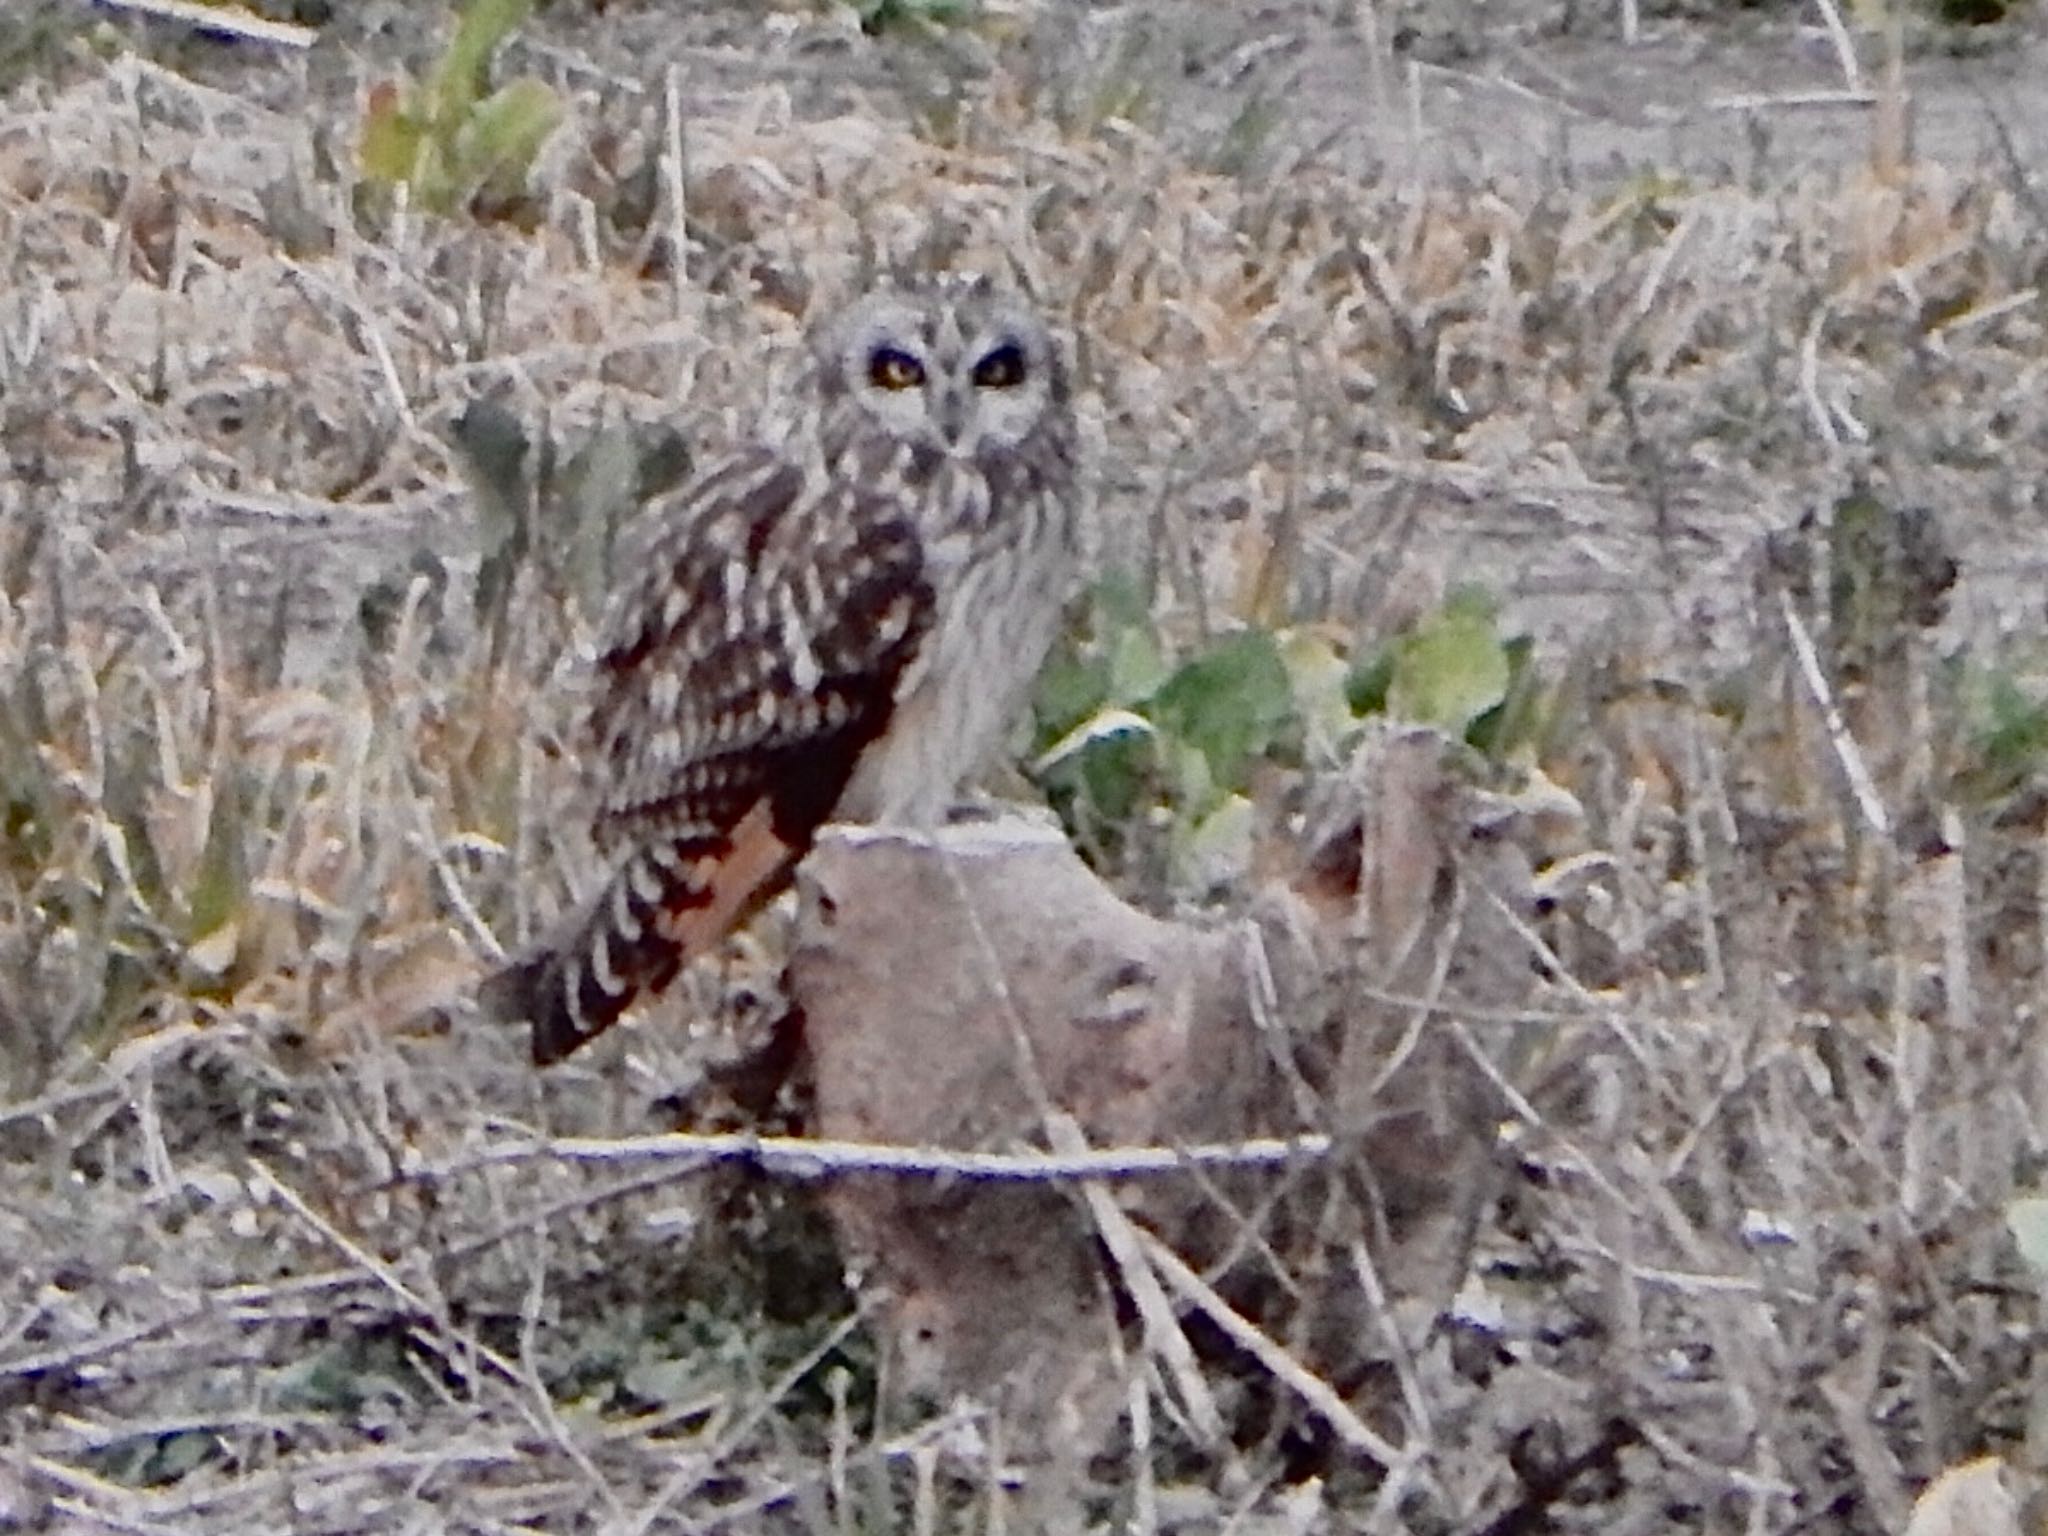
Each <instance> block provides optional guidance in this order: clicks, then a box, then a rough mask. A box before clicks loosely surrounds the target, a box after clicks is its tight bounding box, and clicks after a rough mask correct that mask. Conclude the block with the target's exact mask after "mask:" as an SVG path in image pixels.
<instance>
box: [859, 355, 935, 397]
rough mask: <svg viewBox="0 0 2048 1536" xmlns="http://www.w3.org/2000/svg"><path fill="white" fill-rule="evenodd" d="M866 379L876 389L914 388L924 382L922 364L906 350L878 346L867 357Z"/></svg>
mask: <svg viewBox="0 0 2048 1536" xmlns="http://www.w3.org/2000/svg"><path fill="white" fill-rule="evenodd" d="M868 381H869V382H870V383H872V384H873V385H874V386H875V387H876V388H878V389H915V388H917V386H918V385H920V384H922V383H923V382H924V364H923V363H920V362H919V361H918V360H917V359H916V358H914V357H912V356H911V355H910V354H909V353H908V352H898V351H897V350H896V349H895V348H894V347H878V348H876V350H875V355H874V356H873V357H871V358H869V359H868Z"/></svg>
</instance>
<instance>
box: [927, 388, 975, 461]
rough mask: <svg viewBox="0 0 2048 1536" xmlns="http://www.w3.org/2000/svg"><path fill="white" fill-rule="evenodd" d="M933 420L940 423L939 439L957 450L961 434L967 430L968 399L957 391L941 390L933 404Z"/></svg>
mask: <svg viewBox="0 0 2048 1536" xmlns="http://www.w3.org/2000/svg"><path fill="white" fill-rule="evenodd" d="M932 420H933V421H935V422H936V423H938V428H939V437H940V439H941V440H942V441H943V442H944V443H945V445H946V447H947V448H948V449H949V450H951V449H957V448H958V447H959V446H960V434H961V433H962V432H964V431H965V430H966V428H967V397H966V396H965V395H964V394H963V393H961V391H959V390H957V389H947V390H941V391H940V392H939V397H938V399H937V400H935V401H933V402H932Z"/></svg>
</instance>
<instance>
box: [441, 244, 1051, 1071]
mask: <svg viewBox="0 0 2048 1536" xmlns="http://www.w3.org/2000/svg"><path fill="white" fill-rule="evenodd" d="M1076 481H1077V476H1076V433H1075V426H1074V415H1073V406H1072V402H1071V398H1070V390H1069V382H1068V375H1067V371H1066V365H1065V362H1064V360H1063V358H1062V356H1061V354H1060V350H1059V348H1058V346H1057V345H1056V344H1055V342H1054V339H1053V337H1052V335H1051V333H1050V332H1049V331H1048V329H1047V327H1046V326H1045V324H1044V323H1043V322H1042V321H1041V320H1040V319H1039V317H1038V316H1037V315H1036V314H1035V313H1034V312H1033V311H1032V309H1031V308H1030V307H1029V306H1028V305H1027V304H1026V303H1025V302H1024V300H1023V299H1022V298H1021V297H1020V296H1019V295H1017V294H1016V293H1014V292H1011V291H1009V290H1007V289H1006V288H1004V287H1003V286H1001V285H999V284H997V283H996V282H994V281H992V280H990V279H988V278H985V277H961V276H949V277H944V278H938V279H931V280H926V281H923V282H918V283H912V284H906V285H902V286H891V287H886V288H882V289H879V290H877V291H874V292H872V293H870V294H868V295H867V296H865V297H864V298H862V299H860V300H859V301H858V302H857V303H855V304H853V305H852V306H851V307H850V308H849V309H848V310H847V311H846V312H845V313H844V314H842V315H840V316H838V317H837V318H836V319H834V320H832V321H830V322H828V323H826V324H824V325H822V326H821V327H819V328H818V329H816V330H815V331H814V332H813V334H812V336H811V365H810V368H809V370H808V372H807V373H806V375H805V378H804V382H803V384H802V387H801V393H800V401H799V407H798V409H797V411H796V412H795V414H794V420H793V421H790V422H789V423H788V424H787V430H785V431H783V432H781V433H779V434H776V435H775V436H773V437H772V438H770V437H764V438H763V439H762V440H761V441H758V442H756V443H754V444H752V445H750V446H746V447H742V448H739V449H738V450H736V451H734V452H732V453H730V454H728V455H727V456H725V457H724V458H722V459H720V460H718V461H717V462H716V463H713V464H711V465H710V466H709V467H707V468H706V469H705V470H704V471H703V472H702V473H701V474H699V475H697V476H696V477H695V478H694V479H693V480H692V481H691V482H690V483H688V484H687V485H685V486H683V487H681V488H680V489H678V490H677V491H675V492H673V493H671V494H669V495H667V496H666V497H664V498H662V499H660V500H658V501H656V502H654V503H652V504H650V505H649V507H648V508H647V509H646V510H645V512H644V513H643V515H642V517H641V518H640V520H639V524H638V526H639V528H640V529H643V530H645V532H644V533H643V534H642V535H641V539H642V542H641V543H640V545H639V554H638V557H637V558H636V559H635V560H634V561H633V562H632V563H631V568H630V576H629V580H628V582H627V584H626V585H625V586H624V587H623V588H622V589H621V590H620V592H619V593H618V595H617V598H616V601H615V602H614V604H613V606H612V608H611V611H610V613H609V614H608V615H607V617H606V620H605V626H604V632H603V638H602V641H601V644H600V650H599V654H598V657H597V661H596V679H595V689H594V703H593V706H592V708H591V711H590V718H589V722H588V727H589V728H588V731H587V736H588V741H589V748H590V755H589V758H588V762H589V773H590V776H591V778H592V779H593V781H594V787H595V789H596V797H595V798H596V811H595V820H594V825H593V829H592V830H593V836H594V841H595V842H596V844H597V846H598V848H599V849H600V851H602V852H603V853H604V854H605V856H606V857H607V858H608V859H609V860H610V863H611V870H610V874H609V876H608V877H607V879H606V880H605V882H604V884H603V885H602V887H601V888H600V889H599V890H598V891H597V893H596V895H595V896H594V897H592V898H591V899H590V900H589V901H588V902H587V903H586V904H585V905H584V906H583V907H582V908H581V909H580V910H578V911H576V912H575V913H573V914H572V915H571V917H570V918H569V920H568V921H566V922H565V923H564V924H563V925H562V926H561V927H560V929H559V930H558V931H556V932H555V933H553V934H552V935H550V936H549V937H548V938H546V939H545V940H543V941H542V942H541V943H540V944H539V945H537V946H536V947H535V948H534V949H533V950H531V951H530V952H529V953H527V954H526V955H524V956H523V957H521V958H519V959H517V960H515V961H514V962H513V963H512V964H511V965H509V966H508V967H506V968H505V969H504V970H502V971H500V972H498V973H497V974H496V975H494V976H492V977H491V978H489V979H488V980H487V981H486V982H485V983H484V986H483V989H482V992H481V995H480V1002H481V1003H482V1005H483V1006H484V1008H485V1009H486V1011H488V1012H490V1013H492V1014H494V1015H496V1016H497V1017H499V1018H501V1019H505V1020H522V1019H523V1020H526V1021H529V1022H530V1023H531V1024H532V1026H533V1037H532V1038H533V1057H534V1060H535V1061H536V1062H537V1063H539V1064H541V1065H547V1064H549V1063H551V1062H555V1061H558V1060H560V1059H561V1058H562V1057H564V1056H566V1055H568V1054H569V1053H570V1052H571V1051H573V1050H575V1049H576V1048H577V1047H579V1046H581V1045H582V1044H583V1043H584V1042H586V1041H588V1040H590V1039H591V1038H593V1037H594V1036H596V1035H597V1034H599V1033H600V1032H601V1031H603V1030H604V1029H605V1028H607V1027H608V1026H609V1025H611V1024H612V1023H613V1022H614V1021H615V1020H616V1019H618V1017H619V1016H620V1015H621V1014H622V1013H623V1012H624V1011H625V1010H626V1009H627V1008H628V1007H629V1006H630V1005H631V1004H632V1003H633V1002H634V1000H635V999H636V998H640V997H643V996H646V995H650V994H653V993H658V992H659V991H661V989H662V988H664V987H665V986H667V985H668V984H669V982H670V981H672V980H673V979H674V978H675V976H676V974H677V973H678V971H679V970H680V969H681V968H682V967H683V966H684V965H685V964H686V963H687V962H688V961H689V960H690V959H691V958H692V957H694V956H697V955H701V954H703V953H704V952H705V951H706V950H708V949H710V948H711V947H712V946H714V945H716V944H717V943H718V942H719V941H720V940H721V939H722V938H723V937H724V936H725V935H727V934H728V933H730V932H731V931H732V930H733V929H734V928H736V927H737V926H739V925H740V924H742V923H744V922H745V921H746V920H747V919H748V918H749V917H750V916H751V915H752V914H753V913H754V912H755V911H756V910H758V909H759V908H760V907H761V905H762V904H763V903H765V902H766V901H768V900H769V899H771V898H772V897H773V896H774V895H775V894H776V893H777V892H778V891H780V890H781V889H782V888H783V887H784V886H786V885H787V883H788V882H789V879H790V877H791V875H792V873H793V871H794V870H795V867H796V865H797V863H798V861H799V860H801V859H802V858H803V856H804V854H805V852H806V851H807V850H808V849H809V848H810V846H811V843H812V840H813V839H814V838H815V837H816V835H817V833H818V830H819V829H820V828H821V827H823V826H824V825H825V824H826V823H828V822H833V821H845V822H861V823H870V824H886V825H910V826H917V825H930V824H932V823H934V822H936V821H937V820H939V819H941V817H942V816H943V813H944V812H945V810H946V809H947V807H948V806H949V805H950V804H951V802H952V801H953V799H954V797H955V796H956V794H957V793H958V791H959V789H960V787H961V784H962V781H963V780H964V779H966V778H967V777H968V776H969V775H970V774H972V773H973V772H974V770H975V768H976V767H977V765H978V764H979V763H980V762H981V760H982V759H983V758H984V757H985V756H986V755H987V754H988V752H989V751H990V749H991V748H992V747H994V746H996V745H997V744H998V743H999V742H1000V740H1001V739H1002V737H1003V736H1004V734H1005V732H1006V730H1007V728H1008V727H1009V725H1010V724H1011V723H1012V721H1013V720H1014V718H1015V717H1016V715H1017V713H1018V711H1019V709H1020V708H1021V706H1022V704H1023V702H1024V696H1025V693H1026V691H1027V689H1028V688H1029V686H1030V683H1031V681H1032V679H1033V677H1034V676H1035V675H1036V673H1037V671H1038V668H1039V665H1040V663H1041V662H1042V661H1043V660H1044V657H1045V653H1046V650H1047V648H1048V647H1049V646H1050V645H1051V643H1052V640H1053V636H1054V634H1055V631H1056V630H1057V628H1058V625H1059V620H1060V614H1061V610H1062V608H1063V606H1064V601H1065V598H1066V595H1067V591H1068V588H1069V586H1070V584H1071V581H1072V578H1073V576H1074V574H1075V570H1076V567H1077V565H1078V563H1079V532H1078V518H1079V497H1078V494H1077V488H1076ZM906 921H915V918H914V916H910V915H906Z"/></svg>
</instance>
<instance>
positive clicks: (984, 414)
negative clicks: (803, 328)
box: [819, 276, 1068, 459]
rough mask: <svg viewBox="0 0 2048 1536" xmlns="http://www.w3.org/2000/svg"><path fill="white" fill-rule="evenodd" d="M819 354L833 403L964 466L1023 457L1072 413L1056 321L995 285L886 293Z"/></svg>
mask: <svg viewBox="0 0 2048 1536" xmlns="http://www.w3.org/2000/svg"><path fill="white" fill-rule="evenodd" d="M819 353H820V356H819V364H820V372H821V373H822V375H823V379H824V382H825V385H826V389H827V392H828V394H830V395H837V396H839V397H840V398H841V399H842V400H843V401H845V402H846V403H848V404H851V405H853V406H855V407H856V408H857V409H858V410H859V411H860V412H861V413H862V414H863V415H864V416H865V418H866V419H867V421H868V422H869V423H871V424H872V425H873V426H877V427H880V428H881V429H882V430H883V431H884V432H885V433H887V434H888V436H890V437H892V438H894V439H896V440H898V441H902V442H907V443H911V444H913V445H915V446H918V447H921V448H925V449H929V450H932V451H934V452H936V453H938V454H942V455H946V456H949V457H953V458H960V459H982V458H984V457H985V456H986V455H988V454H991V453H1001V452H1003V451H1004V450H1008V449H1015V448H1017V447H1020V446H1021V445H1023V444H1024V443H1025V442H1026V441H1027V440H1029V439H1030V438H1032V437H1033V436H1034V435H1035V434H1037V433H1040V432H1041V431H1044V430H1046V429H1047V428H1048V427H1051V428H1053V429H1054V430H1057V429H1058V428H1059V426H1060V424H1061V423H1062V422H1064V420H1065V418H1066V416H1067V412H1068V404H1067V381H1066V374H1065V370H1064V365H1063V364H1062V362H1061V359H1060V355H1059V349H1058V348H1057V346H1056V345H1055V344H1054V342H1053V338H1052V335H1051V333H1050V332H1049V331H1048V330H1047V329H1046V326H1045V323H1044V322H1043V321H1041V320H1040V319H1039V318H1038V316H1037V315H1036V314H1035V313H1033V312H1032V310H1031V309H1030V307H1029V306H1028V305H1027V304H1026V303H1025V302H1024V300H1023V298H1022V297H1021V296H1020V295H1018V294H1016V293H1013V292H1010V291H1008V290H1005V289H1003V288H1000V287H998V286H997V285H996V284H995V283H993V282H991V281H990V280H988V279H987V278H984V277H971V278H970V277H957V276H949V277H944V278H937V279H930V280H927V281H924V282H920V283H916V284H906V285H900V286H892V287H886V288H881V289H877V290H876V291H874V292H872V293H870V294H868V295H866V296H865V297H863V298H862V299H860V300H859V301H858V302H857V303H856V304H854V305H853V306H852V308H851V309H849V310H848V311H847V312H846V313H845V314H844V315H843V316H842V317H841V318H840V319H839V321H838V323H836V324H834V325H832V326H831V327H829V328H828V329H827V330H826V332H825V333H824V334H823V335H822V337H821V338H820V343H819Z"/></svg>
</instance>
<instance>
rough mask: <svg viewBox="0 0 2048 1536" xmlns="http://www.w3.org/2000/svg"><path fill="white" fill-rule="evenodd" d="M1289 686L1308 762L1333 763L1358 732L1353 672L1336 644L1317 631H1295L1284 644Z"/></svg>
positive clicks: (1282, 649)
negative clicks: (1303, 733)
mask: <svg viewBox="0 0 2048 1536" xmlns="http://www.w3.org/2000/svg"><path fill="white" fill-rule="evenodd" d="M1281 658H1282V660H1284V661H1285V662H1286V663H1287V678H1288V686H1289V688H1290V690H1291V691H1292V693H1293V695H1294V706H1295V711H1296V713H1297V714H1298V715H1299V716H1300V719H1301V725H1302V729H1303V731H1304V732H1305V733H1306V735H1307V738H1308V739H1307V742H1306V748H1307V752H1308V756H1309V760H1310V761H1311V762H1314V763H1330V762H1334V761H1336V759H1337V756H1338V754H1339V751H1340V750H1341V748H1342V747H1343V745H1344V743H1345V742H1346V741H1347V740H1348V739H1349V738H1350V736H1351V733H1352V732H1353V730H1355V729H1356V728H1357V725H1358V716H1357V715H1356V714H1354V713H1353V712H1352V708H1351V699H1350V682H1351V669H1350V666H1349V664H1348V663H1347V662H1346V661H1345V659H1344V657H1343V656H1342V655H1341V654H1340V653H1339V651H1338V648H1337V644H1336V642H1335V641H1334V640H1333V639H1332V638H1331V637H1330V636H1329V635H1327V634H1325V633H1323V632H1321V631H1320V630H1315V629H1302V630H1296V631H1295V632H1294V633H1292V634H1290V635H1288V636H1286V637H1285V639H1284V640H1283V641H1282V642H1281Z"/></svg>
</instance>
